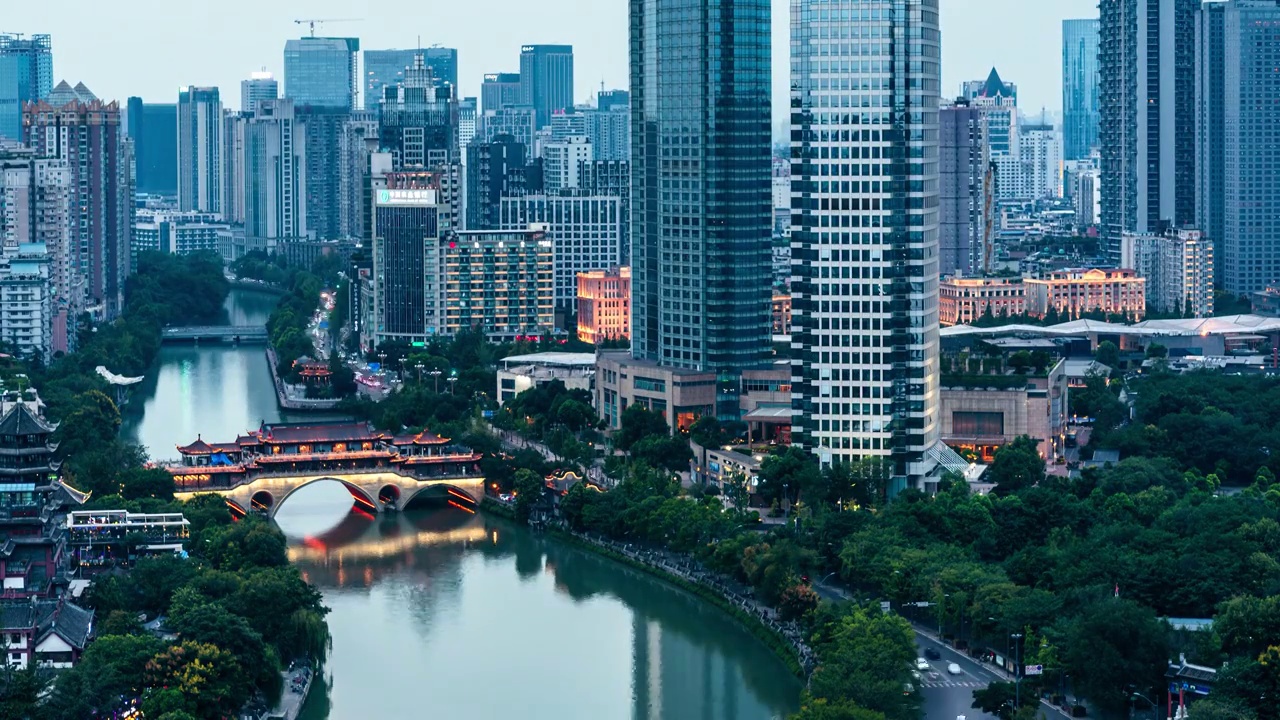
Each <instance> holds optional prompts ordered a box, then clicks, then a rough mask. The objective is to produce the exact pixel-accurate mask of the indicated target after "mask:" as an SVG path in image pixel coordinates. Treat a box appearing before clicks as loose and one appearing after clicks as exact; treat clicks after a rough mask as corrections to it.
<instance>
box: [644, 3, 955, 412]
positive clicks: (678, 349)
mask: <svg viewBox="0 0 1280 720" xmlns="http://www.w3.org/2000/svg"><path fill="white" fill-rule="evenodd" d="M712 17H714V18H715V20H714V21H713V20H711V19H710V18H712ZM690 18H693V19H692V20H691V19H690ZM697 18H703V20H702V21H701V22H699V21H698V20H697ZM769 32H770V4H769V2H768V0H636V1H635V2H633V3H632V5H631V62H630V67H631V94H632V101H633V105H632V107H633V108H634V112H633V113H632V116H631V172H632V183H631V199H632V200H631V202H632V204H631V222H632V230H631V242H632V252H631V273H632V275H631V278H632V327H631V337H632V354H633V356H634V358H635V359H636V360H638V361H649V362H652V363H657V364H659V365H664V366H667V367H670V368H678V369H684V370H692V371H703V372H712V373H719V374H721V376H722V377H723V379H724V386H723V387H722V388H721V390H722V392H720V393H719V394H718V395H717V397H718V398H720V399H721V400H722V401H723V402H722V403H721V404H722V407H721V408H719V409H718V410H717V409H714V408H712V409H711V410H712V411H714V412H716V413H717V414H719V415H723V416H727V417H733V418H735V419H736V417H737V415H738V413H739V407H738V405H739V403H738V394H739V391H738V390H737V389H736V381H735V380H734V378H735V377H737V375H738V373H739V371H741V370H742V369H744V368H749V367H752V366H754V365H756V364H757V363H759V362H761V361H762V360H763V359H765V357H766V355H767V353H768V351H769V346H770V324H771V317H770V302H771V297H772V294H771V291H770V286H771V283H770V279H771V278H770V268H769V242H770V237H771V225H772V223H771V218H772V214H773V213H772V208H771V207H770V200H771V199H770V172H771V170H770V168H771V165H770V152H771V137H770V135H771V133H770V107H769V105H770V100H769V98H770V94H771V89H770V35H769ZM710 57H715V58H719V60H718V61H717V62H716V63H709V62H707V60H706V58H710ZM934 106H935V111H936V106H937V103H936V102H935V103H934ZM667 410H669V411H670V412H668V414H667V416H668V417H669V418H673V417H675V416H676V415H678V414H681V413H682V412H683V410H682V409H680V408H668V409H667ZM721 411H722V412H721ZM672 413H675V414H672Z"/></svg>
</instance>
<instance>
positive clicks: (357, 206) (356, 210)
mask: <svg viewBox="0 0 1280 720" xmlns="http://www.w3.org/2000/svg"><path fill="white" fill-rule="evenodd" d="M376 152H378V111H376V110H361V111H358V112H353V113H351V116H350V118H348V119H347V121H346V122H345V123H343V126H342V136H341V137H340V138H339V142H338V157H339V161H338V232H339V233H340V236H341V237H343V238H363V237H367V234H366V232H365V228H366V227H367V224H368V222H369V213H370V210H371V208H370V204H369V181H370V168H369V157H370V156H371V155H372V154H373V153H376Z"/></svg>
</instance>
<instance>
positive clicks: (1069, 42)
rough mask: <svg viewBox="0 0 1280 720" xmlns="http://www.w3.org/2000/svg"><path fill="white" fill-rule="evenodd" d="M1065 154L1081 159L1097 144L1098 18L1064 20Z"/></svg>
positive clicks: (1063, 116)
mask: <svg viewBox="0 0 1280 720" xmlns="http://www.w3.org/2000/svg"><path fill="white" fill-rule="evenodd" d="M1062 135H1063V151H1062V155H1063V157H1064V158H1065V159H1067V160H1082V159H1084V158H1087V157H1089V153H1090V152H1092V151H1093V149H1094V148H1095V147H1097V146H1098V20H1097V19H1096V18H1094V19H1084V20H1063V21H1062Z"/></svg>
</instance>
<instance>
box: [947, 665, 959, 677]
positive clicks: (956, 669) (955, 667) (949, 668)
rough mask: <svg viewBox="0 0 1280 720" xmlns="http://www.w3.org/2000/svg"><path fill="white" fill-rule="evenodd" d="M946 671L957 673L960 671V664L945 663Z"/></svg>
mask: <svg viewBox="0 0 1280 720" xmlns="http://www.w3.org/2000/svg"><path fill="white" fill-rule="evenodd" d="M947 672H949V673H951V674H952V675H959V674H960V673H961V670H960V666H959V665H957V664H955V663H951V664H950V665H947Z"/></svg>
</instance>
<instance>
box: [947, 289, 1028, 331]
mask: <svg viewBox="0 0 1280 720" xmlns="http://www.w3.org/2000/svg"><path fill="white" fill-rule="evenodd" d="M1026 311H1027V293H1026V288H1025V287H1024V286H1023V285H1022V278H995V277H977V278H966V277H944V278H943V279H942V281H941V282H940V283H939V284H938V323H939V324H940V325H969V324H972V323H973V322H974V321H975V320H979V319H981V318H983V317H987V316H990V317H992V318H1000V317H1014V316H1017V315H1022V314H1023V313H1025V312H1026Z"/></svg>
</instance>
